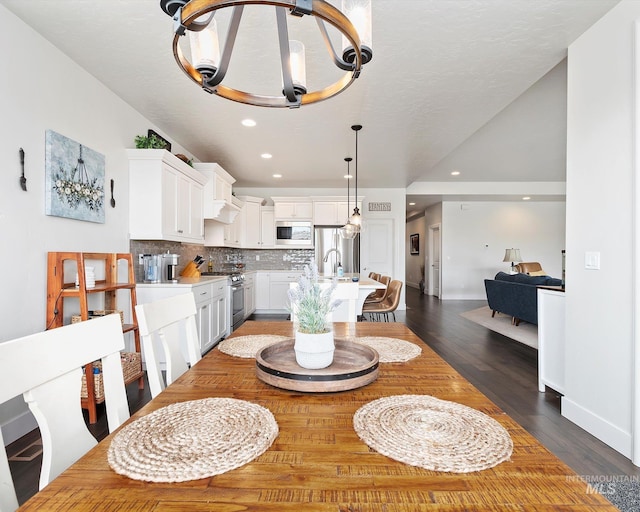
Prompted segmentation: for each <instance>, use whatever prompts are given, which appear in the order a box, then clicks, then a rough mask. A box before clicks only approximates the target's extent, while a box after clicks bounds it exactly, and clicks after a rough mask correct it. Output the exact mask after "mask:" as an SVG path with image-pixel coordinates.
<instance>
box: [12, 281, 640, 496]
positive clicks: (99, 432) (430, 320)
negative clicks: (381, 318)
mask: <svg viewBox="0 0 640 512" xmlns="http://www.w3.org/2000/svg"><path fill="white" fill-rule="evenodd" d="M406 300H407V311H406V312H397V313H396V318H397V321H398V322H404V323H406V325H407V326H408V327H409V328H411V329H412V330H413V331H414V332H415V333H416V334H417V335H418V336H419V337H420V338H422V339H423V340H424V341H425V343H426V344H427V345H429V346H430V347H431V348H432V349H433V350H435V351H436V352H437V353H438V354H439V355H440V356H441V357H442V358H443V359H445V360H446V361H447V362H448V363H449V364H450V365H451V366H453V367H454V368H455V369H456V370H457V371H458V372H459V373H460V374H462V375H463V376H464V377H465V378H466V379H467V380H469V381H470V382H471V383H472V384H473V385H475V386H476V387H477V388H478V389H479V390H480V391H482V392H483V393H484V394H485V395H487V396H488V397H489V398H490V399H491V400H493V401H494V402H495V403H496V404H497V405H498V406H499V407H501V408H502V409H503V410H504V411H505V412H506V413H507V414H509V415H510V416H511V417H512V418H514V419H515V420H516V421H517V422H518V423H520V424H521V425H522V426H523V427H524V428H525V429H526V430H527V431H529V432H530V433H531V434H532V435H534V436H535V437H536V438H537V439H538V440H539V441H540V442H541V443H542V444H543V445H544V446H546V447H547V449H549V450H550V451H551V452H552V453H554V454H555V455H556V456H558V457H559V458H560V459H562V460H563V461H564V462H565V463H566V464H567V465H569V466H570V467H571V468H572V469H573V470H574V471H575V472H576V473H578V474H579V475H582V476H601V475H616V476H618V475H640V468H638V467H636V466H634V465H633V464H632V463H631V462H630V461H629V459H627V458H626V457H623V456H622V455H620V454H619V453H618V452H616V451H615V450H613V449H611V448H609V447H608V446H606V445H605V444H604V443H602V442H600V441H599V440H597V439H596V438H594V437H593V436H591V435H590V434H588V433H587V432H585V431H584V430H582V429H581V428H580V427H578V426H576V425H575V424H573V423H572V422H570V421H569V420H567V419H565V418H563V417H562V416H561V414H560V397H559V396H558V394H557V393H555V392H553V391H552V390H548V391H547V392H546V393H540V392H538V387H537V352H536V350H535V349H533V348H530V347H527V346H526V345H522V344H520V343H518V342H515V341H513V340H511V339H509V338H506V337H504V336H502V335H500V334H497V333H495V332H493V331H490V330H488V329H486V328H485V327H482V326H480V325H477V324H475V323H473V322H471V321H469V320H467V319H465V318H463V317H462V316H460V313H462V312H464V311H469V310H471V309H475V308H478V307H480V306H484V305H486V302H485V301H439V300H438V299H435V298H433V297H429V296H426V295H420V293H419V292H418V290H415V289H413V288H408V289H407V293H406ZM252 319H253V320H260V319H264V320H267V319H268V320H273V319H283V320H286V316H255V317H254V318H252ZM127 394H128V397H129V404H130V409H131V410H132V412H133V411H136V410H138V409H139V408H140V407H142V405H144V404H145V403H146V402H147V401H148V400H149V399H150V395H149V392H148V386H145V389H144V390H142V391H140V390H138V388H137V384H136V383H132V384H130V385H129V386H128V388H127ZM90 429H91V431H92V433H93V434H94V435H95V436H96V438H98V439H102V438H103V437H104V436H106V434H107V427H106V419H105V417H104V411H103V410H101V414H100V416H99V420H98V423H96V424H95V425H92V426H91V427H90ZM38 442H39V434H38V431H37V430H36V431H34V432H31V433H30V434H28V435H26V436H25V437H23V438H21V439H19V440H18V441H16V442H15V443H12V444H11V445H10V446H9V447H8V448H7V452H8V455H9V457H12V456H14V455H16V454H20V453H21V452H23V454H24V455H25V457H24V458H26V459H29V458H31V457H29V454H30V453H33V452H34V448H35V449H36V451H37V445H35V446H33V444H34V443H38ZM41 459H42V457H41V456H36V457H35V458H32V460H29V461H26V460H24V461H11V462H10V465H11V470H12V473H13V475H14V481H15V482H16V490H17V492H18V499H19V501H20V503H23V502H24V501H26V499H28V498H29V497H30V496H32V495H33V494H34V493H35V492H36V491H37V488H38V476H39V468H40V463H41Z"/></svg>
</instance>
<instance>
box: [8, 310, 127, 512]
mask: <svg viewBox="0 0 640 512" xmlns="http://www.w3.org/2000/svg"><path fill="white" fill-rule="evenodd" d="M121 350H124V337H123V334H122V323H121V321H120V316H119V315H116V314H114V315H107V316H105V317H102V318H96V319H93V320H89V321H86V322H79V323H75V324H71V325H66V326H64V327H59V328H57V329H52V330H49V331H44V332H39V333H37V334H32V335H29V336H25V337H22V338H17V339H14V340H10V341H5V342H0V404H3V403H5V402H7V401H8V400H10V399H12V398H14V397H16V396H19V395H21V394H22V395H23V397H24V399H25V402H26V403H27V404H28V405H29V409H31V412H32V413H33V415H34V417H35V419H36V421H37V423H38V426H39V428H40V435H41V437H42V454H43V455H42V469H41V472H40V489H42V488H43V487H45V486H46V485H47V484H48V483H49V482H50V481H51V480H53V479H54V478H55V477H57V476H58V475H59V474H60V473H62V472H63V471H64V470H65V469H66V468H68V467H69V466H70V465H71V464H73V463H74V462H75V461H77V460H78V459H79V458H80V457H82V456H83V455H84V454H85V453H86V452H87V451H89V449H91V448H92V447H93V446H95V445H96V444H97V441H96V440H95V438H94V437H93V436H92V435H91V433H90V432H89V430H88V429H87V426H86V423H85V420H84V416H83V415H82V408H81V406H80V393H81V385H82V368H83V367H84V365H85V364H88V363H92V362H93V361H97V360H102V378H103V385H104V394H105V406H106V412H107V421H108V426H109V431H110V432H111V431H113V430H115V429H116V428H118V427H119V426H120V425H121V424H122V423H123V422H124V421H126V420H127V419H128V418H129V406H128V404H127V394H126V390H125V385H124V376H123V374H122V364H121V361H120V351H121ZM0 444H1V445H2V447H4V441H3V439H2V433H1V432H0ZM17 508H18V501H17V498H16V493H15V487H14V485H13V480H12V478H11V473H10V471H9V463H8V461H7V453H6V450H4V448H3V449H0V511H1V512H12V511H13V510H15V509H17Z"/></svg>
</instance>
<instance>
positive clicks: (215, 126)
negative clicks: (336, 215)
mask: <svg viewBox="0 0 640 512" xmlns="http://www.w3.org/2000/svg"><path fill="white" fill-rule="evenodd" d="M618 1H619V0H589V1H585V0H373V49H374V57H373V60H372V62H370V63H369V64H367V65H366V66H365V67H364V70H363V72H362V74H361V76H360V77H359V78H358V79H357V80H356V81H355V82H354V83H353V85H351V87H349V88H348V89H347V90H346V91H344V92H343V93H341V94H340V95H338V96H337V97H335V98H332V99H329V100H327V101H324V102H320V103H317V104H313V105H309V106H305V107H302V108H300V109H295V110H289V109H268V108H262V107H252V106H247V105H242V104H238V103H234V102H231V101H228V100H224V99H222V98H219V97H216V96H212V95H209V94H207V93H205V92H203V91H202V90H201V89H199V88H198V87H197V86H196V85H195V84H194V83H193V82H191V81H190V80H189V79H187V77H186V76H185V75H184V74H183V73H182V71H181V70H180V69H179V68H178V66H177V65H176V63H175V60H174V57H173V54H172V49H171V41H172V21H171V19H170V18H169V17H168V16H167V15H166V14H164V13H163V12H162V11H161V9H160V7H159V2H158V0H93V1H87V0H0V4H2V5H4V6H6V7H7V8H8V9H9V10H11V11H12V12H14V13H15V14H16V15H17V16H18V17H20V18H21V19H22V20H24V21H25V22H26V23H27V24H28V25H30V26H32V27H33V28H34V29H35V30H36V31H38V32H39V33H40V34H42V35H43V36H44V37H45V38H46V39H48V40H49V41H50V42H51V43H52V44H54V45H55V46H56V47H58V48H59V49H60V50H61V51H62V52H64V53H65V54H67V55H68V56H69V57H70V58H71V59H73V60H74V61H75V62H77V63H78V64H79V65H80V66H82V67H83V68H85V69H86V70H87V71H88V72H89V73H91V74H92V75H93V76H95V77H96V78H97V79H98V80H100V81H101V82H102V83H104V84H105V85H106V87H108V88H109V89H111V90H112V91H113V92H114V93H116V94H117V95H118V96H120V97H121V98H123V99H124V100H125V101H126V102H127V103H128V104H130V105H131V106H132V107H134V108H135V109H136V110H138V111H139V112H140V113H142V114H143V115H144V116H145V117H147V118H148V119H149V120H150V121H152V122H153V123H155V124H156V125H157V126H158V127H159V128H160V130H161V131H162V133H163V134H165V135H167V136H168V138H170V139H172V140H174V141H176V142H178V143H180V144H181V145H182V146H184V147H185V148H187V150H188V151H189V152H191V154H190V155H189V156H194V157H195V158H196V159H198V160H200V161H213V162H218V163H219V164H220V165H222V167H224V168H225V169H226V170H227V171H228V172H229V173H230V174H232V175H233V176H234V177H235V178H236V179H237V185H239V186H245V187H263V186H264V187H274V186H286V187H310V188H325V187H342V186H343V184H344V180H343V178H342V176H343V175H344V174H345V165H344V160H343V159H344V157H345V156H354V152H355V136H354V133H353V131H352V130H351V129H350V127H351V125H353V124H362V125H363V126H364V128H363V130H362V131H361V132H360V135H359V155H358V157H359V182H360V186H361V187H402V188H404V187H407V186H408V185H410V184H411V183H413V182H415V181H434V182H446V181H448V180H452V179H456V178H454V177H452V176H451V175H450V171H451V169H450V167H448V166H447V165H446V162H447V157H448V155H450V154H451V153H452V151H454V150H455V149H456V148H458V147H459V146H460V145H461V144H462V143H463V142H464V141H466V140H467V139H468V138H469V137H470V136H472V135H473V134H474V133H476V132H477V131H478V130H479V129H481V128H482V127H483V126H484V125H485V124H486V123H487V122H489V121H490V120H491V119H493V118H494V117H495V116H496V115H498V114H499V113H500V112H501V111H502V110H503V109H505V107H507V106H508V105H509V104H511V103H512V102H513V101H514V100H515V99H516V98H518V97H519V96H521V95H522V94H523V93H524V92H525V91H527V90H528V89H529V88H530V87H531V86H532V85H533V84H535V83H536V82H537V81H538V80H539V79H540V78H541V77H543V76H544V75H545V74H546V73H548V72H549V71H550V70H552V69H553V68H554V67H555V66H556V65H557V64H558V63H560V62H561V61H562V60H563V59H564V58H565V57H566V55H567V47H568V46H569V44H570V43H571V42H572V41H574V40H575V39H576V38H577V37H578V36H580V34H582V33H583V32H584V31H585V30H586V29H587V28H589V27H590V26H591V25H592V24H593V23H594V22H595V21H597V20H598V19H599V18H600V17H601V16H603V15H604V14H605V13H606V12H607V11H608V10H610V9H611V8H612V7H613V6H615V4H617V3H618ZM331 3H338V2H335V1H332V2H331ZM338 7H339V5H338ZM225 10H227V11H228V9H225ZM245 13H246V14H245V17H244V18H243V21H242V25H241V27H240V31H239V34H238V40H237V43H236V48H235V51H234V54H233V57H232V61H231V65H230V69H229V76H228V78H229V80H231V81H232V82H230V83H233V84H234V85H236V86H240V87H241V86H244V85H246V87H247V88H248V89H250V90H254V91H257V92H263V93H264V92H269V91H271V90H273V88H274V87H275V88H279V87H280V78H279V65H278V64H277V59H278V53H277V38H276V34H275V14H274V10H273V8H271V7H265V6H247V7H246V8H245ZM225 16H227V13H224V12H222V11H221V12H220V13H218V14H216V17H217V18H219V23H220V24H221V25H222V26H223V27H224V25H225ZM227 18H228V16H227ZM289 26H290V30H291V32H292V35H293V36H294V37H293V38H299V39H302V40H303V41H304V42H305V44H306V46H307V66H308V72H307V73H308V80H309V82H310V86H311V87H312V88H316V87H318V84H324V83H329V82H331V81H334V80H335V77H336V70H335V69H334V68H333V66H332V65H330V64H328V61H329V59H328V57H327V55H326V51H325V49H324V46H323V45H322V41H321V39H320V36H319V34H318V31H317V28H316V24H315V23H314V22H313V20H310V19H308V17H306V18H305V19H302V20H299V19H297V18H295V19H291V20H290V23H289ZM15 43H16V44H19V42H15ZM320 62H323V63H324V64H323V65H320V66H318V67H314V66H315V63H320ZM40 78H41V79H42V78H43V77H40ZM249 84H250V85H249ZM245 118H251V119H254V120H255V121H256V122H257V126H255V127H253V128H246V127H244V126H242V125H241V124H240V122H241V120H243V119H245ZM534 124H535V123H534ZM544 129H545V127H544V123H541V124H535V125H534V126H526V128H525V127H521V128H520V130H521V132H522V133H521V134H520V135H519V134H518V133H514V134H513V137H514V138H515V139H518V137H519V136H520V137H522V138H523V139H524V138H526V139H528V140H531V139H532V138H533V139H535V137H536V133H532V132H535V131H536V130H544ZM516 144H517V142H516ZM262 153H270V154H272V155H273V157H272V158H271V159H268V160H266V159H263V158H261V157H260V155H261V154H262ZM529 157H530V160H531V161H530V163H531V165H527V166H523V167H522V168H519V169H518V170H517V172H513V173H510V174H509V180H511V181H522V182H530V181H563V180H564V168H563V166H562V165H560V166H555V167H561V168H560V169H556V168H552V167H553V166H551V167H550V166H548V165H542V164H541V165H536V164H537V162H536V159H538V158H542V157H543V155H542V154H541V153H540V152H539V151H532V152H531V155H529ZM469 158H471V160H473V157H472V156H470V157H469ZM541 169H544V172H543V173H542V174H541ZM274 173H278V174H281V175H282V178H280V179H279V180H278V181H275V180H274V178H273V177H272V175H273V174H274ZM463 179H464V180H465V181H471V182H473V181H499V180H504V179H505V176H504V174H501V171H500V168H499V166H495V167H493V166H488V165H478V166H474V165H469V166H468V168H467V169H465V176H464V178H463Z"/></svg>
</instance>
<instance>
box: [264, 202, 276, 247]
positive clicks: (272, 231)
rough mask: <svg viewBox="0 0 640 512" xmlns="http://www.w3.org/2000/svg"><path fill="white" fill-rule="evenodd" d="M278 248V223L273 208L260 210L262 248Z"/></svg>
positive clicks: (267, 207) (268, 207) (265, 207)
mask: <svg viewBox="0 0 640 512" xmlns="http://www.w3.org/2000/svg"><path fill="white" fill-rule="evenodd" d="M275 246H276V221H275V212H274V208H273V206H262V207H261V208H260V248H261V249H273V248H274V247H275Z"/></svg>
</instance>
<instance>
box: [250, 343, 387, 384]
mask: <svg viewBox="0 0 640 512" xmlns="http://www.w3.org/2000/svg"><path fill="white" fill-rule="evenodd" d="M293 344H294V340H287V341H281V342H279V343H275V344H273V345H269V346H268V347H265V348H263V349H262V350H261V351H260V352H258V354H257V355H256V375H257V376H258V378H259V379H260V380H261V381H263V382H266V383H267V384H270V385H271V386H275V387H277V388H282V389H289V390H292V391H308V392H311V393H330V392H334V391H346V390H349V389H356V388H360V387H362V386H366V385H367V384H370V383H371V382H373V381H374V380H376V379H377V378H378V353H377V352H376V351H375V350H374V349H372V348H370V347H368V346H366V345H362V344H360V343H352V342H350V341H344V340H338V339H336V340H335V345H336V350H335V352H334V354H333V363H332V364H331V366H328V367H327V368H322V369H320V370H307V369H306V368H302V367H301V366H299V365H298V363H296V355H295V352H294V350H293Z"/></svg>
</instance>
